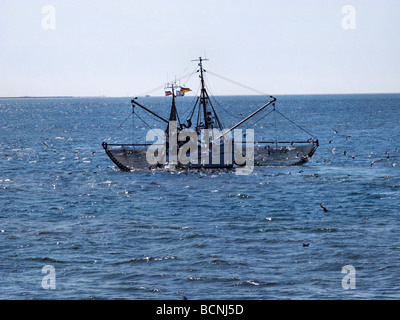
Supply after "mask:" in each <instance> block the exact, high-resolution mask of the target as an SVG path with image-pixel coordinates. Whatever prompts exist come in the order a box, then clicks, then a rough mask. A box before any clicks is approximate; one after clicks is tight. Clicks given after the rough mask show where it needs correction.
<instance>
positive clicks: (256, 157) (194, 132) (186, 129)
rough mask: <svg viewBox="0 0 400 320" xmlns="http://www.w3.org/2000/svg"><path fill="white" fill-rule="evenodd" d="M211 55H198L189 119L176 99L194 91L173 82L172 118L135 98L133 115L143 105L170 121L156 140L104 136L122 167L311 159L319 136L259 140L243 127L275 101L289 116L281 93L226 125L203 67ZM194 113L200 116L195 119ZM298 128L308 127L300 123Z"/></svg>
mask: <svg viewBox="0 0 400 320" xmlns="http://www.w3.org/2000/svg"><path fill="white" fill-rule="evenodd" d="M207 60H208V59H203V58H201V57H200V58H199V59H197V60H192V61H196V62H198V68H196V70H195V72H196V73H199V79H200V90H199V95H198V96H197V97H196V100H195V103H194V107H193V108H192V111H191V113H190V116H189V117H188V118H187V119H186V121H185V122H184V123H182V122H181V121H180V117H179V113H178V108H177V104H176V100H177V99H176V98H177V97H181V96H184V95H185V94H186V93H187V92H190V91H191V89H189V88H187V87H185V86H180V85H177V84H176V83H172V84H171V85H169V86H167V87H165V88H164V90H165V95H166V96H170V97H171V105H170V107H169V110H170V111H169V117H168V118H166V117H163V116H161V115H160V114H158V113H156V112H154V111H153V110H151V109H150V107H146V106H144V105H142V104H141V103H139V102H138V101H137V100H138V98H135V99H133V100H132V101H131V104H132V113H131V115H132V116H133V117H134V116H135V109H136V108H140V109H142V110H144V111H145V112H147V113H148V114H150V115H151V116H153V117H155V118H157V119H158V120H160V121H162V122H164V123H165V124H166V129H151V130H150V131H149V132H150V137H152V138H153V139H154V140H156V141H155V142H154V143H132V144H116V143H108V142H107V140H105V141H103V143H102V146H103V148H104V150H105V152H106V154H107V155H108V156H109V158H110V159H111V160H112V161H113V162H114V163H115V164H116V165H117V166H118V167H119V168H120V169H121V170H123V171H134V170H140V169H165V170H174V169H176V168H178V169H179V168H188V169H232V168H235V167H236V168H242V167H254V166H297V165H302V164H304V163H306V162H307V161H309V160H310V158H311V157H312V156H313V154H314V153H315V151H316V149H317V148H318V139H317V138H316V137H313V136H311V135H310V138H309V139H307V140H304V141H291V140H287V141H278V140H275V141H265V139H264V140H259V141H255V139H254V132H253V131H247V130H246V133H245V134H243V132H242V130H241V129H238V128H240V127H241V126H242V125H243V124H244V123H246V122H248V121H249V120H250V119H251V118H253V117H254V116H256V115H257V114H259V113H261V112H262V111H263V110H265V109H266V108H267V107H269V106H272V110H270V113H272V112H276V113H278V114H279V115H281V116H283V117H285V116H284V115H283V114H282V113H280V112H279V111H278V110H276V107H275V102H276V98H274V97H273V96H269V99H268V101H266V102H265V103H264V104H263V105H262V106H261V107H259V108H258V109H257V110H255V111H254V112H252V113H251V114H249V115H248V116H246V117H244V118H243V119H242V120H241V121H239V122H237V123H236V124H235V125H233V126H232V127H231V128H229V129H225V128H224V127H223V125H222V122H221V120H220V118H219V117H218V115H217V113H216V110H215V108H214V105H213V103H212V101H211V99H210V96H209V94H208V90H207V87H206V82H205V75H204V74H205V73H206V72H207V71H206V70H205V69H204V67H203V62H204V61H207ZM131 115H130V116H131ZM194 117H195V118H196V119H193V118H194ZM285 118H286V117H285ZM286 119H287V120H289V121H291V120H290V119H288V118H286ZM291 122H292V123H294V122H293V121H291ZM296 126H298V125H297V124H296ZM298 128H300V129H302V128H301V127H300V126H298ZM249 130H251V129H249ZM302 130H303V131H306V130H304V129H302ZM306 132H307V131H306ZM307 133H308V132H307ZM148 136H149V135H148ZM154 140H153V141H154Z"/></svg>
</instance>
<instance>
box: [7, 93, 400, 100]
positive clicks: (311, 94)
mask: <svg viewBox="0 0 400 320" xmlns="http://www.w3.org/2000/svg"><path fill="white" fill-rule="evenodd" d="M351 95H360V96H362V95H364V96H367V95H370V96H372V95H400V92H386V93H294V94H290V93H288V94H276V95H274V96H276V97H286V96H351ZM215 96H216V97H218V96H219V97H235V96H238V97H257V96H262V95H234V94H233V95H227V94H222V95H215ZM130 97H135V95H132V96H129V97H128V96H126V97H122V96H119V97H118V96H22V97H0V100H2V99H3V100H4V99H92V98H96V99H99V98H126V99H130ZM138 97H140V98H163V97H165V96H163V95H159V96H138ZM167 98H168V97H167Z"/></svg>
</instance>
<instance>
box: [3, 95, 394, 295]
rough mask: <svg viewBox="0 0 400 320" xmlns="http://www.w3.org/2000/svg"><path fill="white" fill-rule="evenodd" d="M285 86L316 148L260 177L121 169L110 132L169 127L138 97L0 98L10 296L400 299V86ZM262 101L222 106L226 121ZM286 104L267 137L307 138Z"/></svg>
mask: <svg viewBox="0 0 400 320" xmlns="http://www.w3.org/2000/svg"><path fill="white" fill-rule="evenodd" d="M277 99H278V100H277V103H276V108H277V110H279V111H280V112H281V113H282V114H284V115H285V116H286V117H287V118H289V119H291V120H293V121H295V122H296V123H297V124H298V125H299V126H300V127H301V128H303V129H304V130H305V131H307V133H310V134H312V135H313V136H316V137H318V139H319V144H320V146H319V148H318V150H317V152H316V153H315V154H314V156H313V157H312V158H311V160H310V162H308V163H307V164H305V165H303V166H298V167H262V168H255V169H254V171H253V173H252V174H250V175H237V174H235V172H234V171H218V170H212V171H193V172H190V171H172V172H154V171H135V172H122V171H120V170H119V169H118V168H117V167H116V166H115V165H114V163H113V162H112V161H111V160H110V159H109V158H108V157H107V155H106V154H105V152H104V150H103V149H102V146H101V143H102V141H104V140H105V139H108V140H107V141H108V142H110V143H111V142H121V143H131V142H134V141H135V142H143V139H144V137H145V135H146V132H147V131H148V130H149V128H150V127H151V128H154V127H156V126H158V127H160V128H163V129H164V127H165V126H164V124H162V123H161V124H160V122H159V121H158V120H157V119H155V118H154V117H152V116H151V115H148V114H146V112H144V111H143V110H138V111H137V116H136V111H135V115H134V116H133V117H132V116H130V114H131V104H130V100H131V98H130V97H125V98H106V97H104V98H100V97H99V98H69V97H64V98H62V97H60V98H12V99H11V98H10V99H8V98H7V99H4V98H3V99H0V138H1V139H0V299H10V300H21V299H22V300H27V299H57V300H63V299H79V300H80V299H128V300H161V299H166V300H182V298H183V297H187V299H189V300H199V299H211V300H214V299H215V300H216V299H228V300H229V299H238V300H242V299H243V300H244V299H249V300H256V299H262V300H275V299H279V300H280V299H310V300H314V299H399V298H400V277H399V274H400V219H399V214H400V212H399V209H400V158H399V157H400V126H399V119H400V95H398V94H387V95H316V96H311V95H304V96H278V97H277ZM138 101H139V102H140V103H142V104H143V105H146V106H148V107H149V108H151V109H152V110H154V111H156V112H159V113H160V114H162V115H164V116H167V115H168V111H169V104H170V100H168V98H167V97H147V98H139V99H138ZM267 101H268V99H266V98H265V97H260V96H248V97H245V96H237V97H234V96H230V97H227V96H225V97H216V101H215V103H214V106H215V109H216V111H217V112H218V115H219V116H220V118H221V121H222V122H223V124H224V126H226V127H227V128H229V127H230V126H231V125H233V124H234V123H236V122H238V121H239V119H241V118H243V116H246V115H247V114H250V112H252V111H254V110H255V109H256V108H258V107H259V106H261V105H262V104H264V103H266V102H267ZM192 102H193V99H192V98H190V97H183V98H181V100H178V102H177V103H178V110H179V112H180V116H181V117H182V119H184V118H185V117H186V116H187V114H190V105H191V103H192ZM271 116H272V117H271ZM278 116H279V115H278ZM278 116H277V115H275V114H274V115H272V114H271V115H270V116H268V117H265V118H262V117H261V115H260V116H258V118H256V119H254V121H253V122H256V123H255V134H256V137H261V136H263V137H264V138H265V139H266V140H267V139H270V140H271V139H272V140H274V139H281V140H288V139H289V141H291V140H296V139H302V138H303V137H304V138H307V137H306V136H307V134H306V132H305V131H303V130H301V129H300V128H299V127H297V126H294V125H293V124H292V123H291V122H288V121H287V120H286V119H285V118H282V117H278ZM139 117H140V118H139ZM274 117H275V119H274ZM182 119H181V120H182ZM125 120H126V121H125ZM274 120H277V121H276V122H275V121H274ZM249 124H250V123H249ZM118 127H119V128H118ZM117 128H118V130H116V129H117ZM245 128H246V126H245V125H244V127H243V129H245ZM321 204H322V205H323V206H324V207H325V208H326V209H327V210H328V212H325V211H324V210H323V209H322V207H321ZM346 266H347V267H346ZM343 268H344V269H343ZM349 268H350V269H349ZM48 270H51V272H49V271H48ZM346 270H351V272H350V271H349V272H346ZM342 271H343V272H342Z"/></svg>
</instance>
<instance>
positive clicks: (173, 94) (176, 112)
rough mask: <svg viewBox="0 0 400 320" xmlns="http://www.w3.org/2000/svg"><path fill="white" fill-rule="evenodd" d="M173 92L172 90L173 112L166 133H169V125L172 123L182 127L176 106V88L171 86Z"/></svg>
mask: <svg viewBox="0 0 400 320" xmlns="http://www.w3.org/2000/svg"><path fill="white" fill-rule="evenodd" d="M171 90H172V105H171V112H170V115H169V122H168V126H167V129H166V131H165V132H167V133H168V130H169V124H170V123H171V122H172V121H175V122H177V125H179V126H180V125H181V124H180V121H179V116H178V111H177V110H176V105H175V87H174V84H172V85H171Z"/></svg>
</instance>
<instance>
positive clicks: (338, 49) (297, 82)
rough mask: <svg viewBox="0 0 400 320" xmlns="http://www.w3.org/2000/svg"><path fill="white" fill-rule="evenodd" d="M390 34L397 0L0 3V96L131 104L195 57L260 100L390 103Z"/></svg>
mask: <svg viewBox="0 0 400 320" xmlns="http://www.w3.org/2000/svg"><path fill="white" fill-rule="evenodd" d="M48 5H49V6H51V7H52V8H54V10H55V11H54V12H52V11H46V8H45V6H48ZM346 5H350V6H352V7H353V8H354V9H355V12H349V11H344V13H343V12H342V9H343V7H344V6H346ZM349 28H350V29H349ZM399 33H400V1H399V0H379V1H378V0H349V1H348V2H347V1H340V0H315V1H311V0H276V1H275V0H246V1H243V0H242V1H239V0H201V1H194V0H185V1H180V0H170V1H167V0H163V1H162V0H130V1H129V0H117V1H116V0H113V1H105V0H79V1H75V0H46V1H41V0H0V96H27V95H31V96H44V95H45V96H49V95H50V96H51V95H80V96H97V95H107V96H122V97H125V96H133V95H139V94H143V93H146V92H147V91H149V90H151V89H153V88H156V87H159V86H162V85H163V84H164V83H165V82H166V81H167V79H169V80H171V79H172V78H173V77H175V76H177V77H179V76H181V75H183V74H185V72H186V73H187V72H190V71H192V70H194V68H195V67H196V63H194V62H192V63H190V60H192V59H196V58H198V57H199V56H204V55H206V56H207V58H209V59H210V61H209V62H207V64H206V65H205V67H206V69H208V70H210V71H212V72H214V73H216V74H220V75H223V76H225V77H227V78H230V79H234V80H236V81H238V82H241V83H245V84H247V85H248V86H250V87H253V88H256V89H258V90H261V91H264V92H267V93H269V94H313V93H316V94H320V93H384V92H400V35H399ZM208 77H209V81H210V84H212V85H213V86H214V88H213V93H214V94H252V92H249V91H246V90H243V89H242V88H240V87H237V86H234V85H232V84H231V83H229V82H224V81H220V80H219V79H218V78H215V80H211V78H212V77H211V75H209V76H208ZM196 79H197V78H196ZM213 79H214V78H213ZM162 93H163V90H162V89H161V90H159V91H158V92H154V95H161V94H162Z"/></svg>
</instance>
